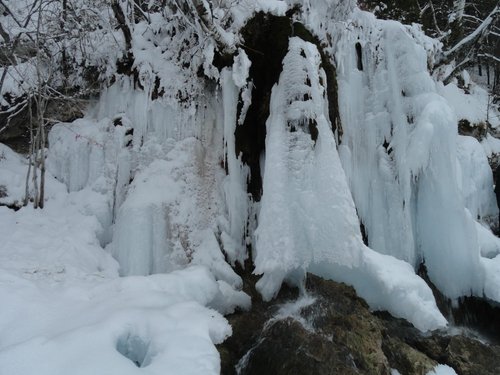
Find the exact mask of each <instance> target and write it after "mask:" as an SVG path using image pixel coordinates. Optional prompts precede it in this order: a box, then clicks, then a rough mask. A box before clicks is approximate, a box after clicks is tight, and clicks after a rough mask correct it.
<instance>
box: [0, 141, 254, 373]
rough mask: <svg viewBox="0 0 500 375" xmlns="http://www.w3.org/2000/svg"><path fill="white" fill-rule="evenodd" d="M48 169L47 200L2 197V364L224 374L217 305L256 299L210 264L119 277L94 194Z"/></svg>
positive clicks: (224, 308)
mask: <svg viewBox="0 0 500 375" xmlns="http://www.w3.org/2000/svg"><path fill="white" fill-rule="evenodd" d="M2 149H3V151H4V154H8V155H9V160H15V159H14V158H13V156H16V158H17V159H20V158H19V157H18V156H17V155H15V154H14V153H13V152H12V151H11V150H9V149H8V148H6V147H5V146H2ZM9 166H10V164H7V166H4V165H3V164H2V165H0V168H2V169H1V170H0V172H1V173H0V175H2V176H4V175H5V173H4V171H8V169H9ZM47 179H48V182H49V183H48V185H47V186H48V187H49V190H48V192H49V194H48V198H47V201H46V205H45V208H44V209H43V210H35V209H33V208H31V207H30V206H28V207H24V208H22V209H20V210H19V211H13V210H10V209H7V208H6V207H0V236H2V238H4V239H5V240H4V241H3V242H2V244H1V245H0V298H1V299H2V306H3V308H2V309H1V311H0V331H1V332H2V337H1V338H0V368H1V372H2V373H6V374H7V373H8V374H14V373H15V374H34V373H35V372H36V373H37V374H42V375H43V374H63V373H67V372H68V371H70V372H71V373H74V374H88V373H99V374H104V373H116V372H117V371H118V372H120V373H121V374H136V373H139V372H140V371H143V370H142V368H139V367H137V366H136V365H135V364H134V363H133V361H136V362H138V363H139V364H140V365H141V366H142V367H144V368H145V369H146V368H147V372H148V373H150V374H159V373H164V371H165V369H166V368H167V369H168V368H171V369H175V373H176V374H193V373H204V374H218V373H219V371H220V365H219V355H218V352H217V350H216V348H215V346H214V344H217V343H220V342H222V341H223V340H224V338H225V337H227V336H228V335H230V334H231V328H230V327H229V325H228V323H227V322H226V320H225V319H224V318H223V317H222V316H221V315H220V313H219V312H217V311H215V310H213V309H212V308H217V309H218V310H219V311H220V312H223V313H227V312H231V311H234V309H235V308H236V307H237V306H241V307H242V308H249V297H248V296H246V295H245V294H244V293H242V292H237V291H235V290H234V289H233V287H232V286H230V285H229V284H225V283H224V282H223V281H218V282H217V281H216V279H215V277H214V276H213V275H212V273H211V272H210V271H209V270H208V269H207V268H206V267H202V266H194V265H193V266H190V267H187V268H185V269H184V270H181V271H174V272H171V273H169V274H162V275H152V276H148V277H144V276H131V277H122V278H120V277H118V263H117V262H116V261H115V260H114V259H113V258H112V257H111V256H110V255H109V254H108V253H106V252H105V251H103V249H102V248H101V246H100V243H99V240H98V238H97V236H98V233H99V231H100V230H101V229H102V228H101V225H100V223H99V221H98V220H97V218H96V217H95V216H94V215H88V214H85V211H86V208H85V205H86V204H88V202H87V201H86V199H89V198H92V196H91V195H90V196H86V195H82V192H85V190H81V191H79V192H70V193H67V192H66V189H65V186H64V185H62V183H61V182H57V181H55V179H54V178H53V177H52V176H51V175H50V174H48V176H47ZM11 182H12V183H11V184H8V185H7V189H8V191H13V189H12V186H14V187H15V186H16V181H15V179H13V180H11ZM55 193H57V194H55ZM207 306H210V307H211V308H209V307H207ZM33 312H36V314H34V313H33ZM20 322H22V323H20Z"/></svg>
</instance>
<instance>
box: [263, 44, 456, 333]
mask: <svg viewBox="0 0 500 375" xmlns="http://www.w3.org/2000/svg"><path fill="white" fill-rule="evenodd" d="M320 61H321V59H320V56H319V53H318V50H317V48H316V46H314V45H313V44H310V43H307V42H304V41H302V40H301V39H299V38H291V39H290V45H289V52H288V54H287V55H286V57H285V59H284V62H283V73H282V74H281V76H280V80H279V83H278V85H277V86H275V87H274V89H273V92H272V95H271V113H270V117H269V119H268V121H267V124H266V126H267V137H266V159H265V171H264V187H263V188H264V189H263V191H264V194H263V196H262V201H261V210H260V214H259V224H258V228H257V230H256V232H255V236H256V256H255V266H256V268H255V272H256V273H257V274H263V276H262V278H261V279H260V280H259V282H258V283H257V289H258V290H259V291H260V293H261V294H262V295H263V297H264V299H270V298H272V297H273V296H274V295H275V293H276V292H277V291H278V290H279V288H280V286H281V283H282V282H283V281H284V280H286V281H288V282H292V283H295V284H298V283H300V281H301V280H302V277H303V276H304V274H305V272H312V273H315V274H317V275H320V276H322V277H325V278H328V279H333V280H336V281H342V282H347V283H349V284H351V285H353V286H354V287H355V288H356V291H357V292H358V294H359V295H360V296H362V297H363V298H365V299H366V300H367V301H368V303H369V304H370V306H371V307H372V308H374V309H384V310H388V311H390V312H391V313H392V314H393V315H395V316H398V317H402V318H405V319H408V320H409V321H410V322H412V323H413V324H414V325H415V326H416V327H417V328H419V329H421V330H423V331H425V330H429V329H435V328H438V327H443V326H444V325H446V319H444V317H443V316H442V315H441V313H440V312H439V310H438V308H437V307H436V303H435V301H434V297H433V295H432V292H431V290H430V289H429V287H428V286H427V285H426V284H425V282H424V281H423V280H422V279H420V278H419V277H418V276H416V275H415V273H414V272H413V270H412V267H411V266H410V265H409V264H408V263H406V262H404V261H401V260H398V259H395V258H394V257H392V256H388V255H381V254H378V253H376V252H375V251H373V250H371V249H369V248H367V247H366V246H365V245H364V244H363V242H362V238H361V232H360V227H359V220H358V217H357V215H356V209H355V207H354V202H353V200H352V196H351V193H350V191H349V186H348V183H347V179H346V176H345V173H344V170H343V169H342V166H341V163H340V158H339V155H338V153H337V147H336V144H335V140H334V135H333V132H332V129H331V125H330V122H329V119H328V115H327V114H328V103H327V100H326V96H325V86H324V85H325V84H326V77H325V73H324V72H323V70H322V69H321V68H320Z"/></svg>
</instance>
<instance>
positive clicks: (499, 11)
mask: <svg viewBox="0 0 500 375" xmlns="http://www.w3.org/2000/svg"><path fill="white" fill-rule="evenodd" d="M498 16H500V5H497V6H496V7H495V8H494V9H493V10H492V11H491V13H490V14H489V15H488V17H486V18H485V19H484V21H483V22H482V23H481V24H480V25H479V26H478V27H477V28H476V29H475V30H474V31H473V32H472V33H471V34H469V35H467V36H466V37H465V38H463V39H462V40H460V41H459V42H458V43H457V44H455V45H454V46H453V47H452V48H450V49H449V50H447V51H444V53H443V56H444V58H445V59H446V60H449V59H450V58H453V57H454V56H455V55H456V54H457V53H459V52H460V51H461V50H463V49H464V48H467V47H469V46H470V45H471V44H474V43H476V42H480V41H481V40H482V39H483V38H484V37H485V36H486V35H487V32H488V30H489V28H490V27H491V26H492V25H493V23H494V21H495V20H496V18H497V17H498Z"/></svg>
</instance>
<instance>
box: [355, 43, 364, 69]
mask: <svg viewBox="0 0 500 375" xmlns="http://www.w3.org/2000/svg"><path fill="white" fill-rule="evenodd" d="M356 57H357V60H358V70H359V71H363V50H362V48H361V44H360V43H359V42H358V43H356Z"/></svg>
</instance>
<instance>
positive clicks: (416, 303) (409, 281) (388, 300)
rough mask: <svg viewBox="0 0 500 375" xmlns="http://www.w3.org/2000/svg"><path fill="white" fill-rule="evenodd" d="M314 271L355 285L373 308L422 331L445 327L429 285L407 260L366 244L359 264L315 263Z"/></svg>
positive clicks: (360, 294)
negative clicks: (388, 313) (401, 319)
mask: <svg viewBox="0 0 500 375" xmlns="http://www.w3.org/2000/svg"><path fill="white" fill-rule="evenodd" d="M310 271H311V272H313V273H314V274H316V275H319V276H321V277H325V278H328V279H332V280H335V281H338V282H344V283H346V284H349V285H352V286H353V287H354V288H355V289H356V293H357V294H358V295H359V296H360V297H361V298H363V299H365V300H366V302H367V303H368V305H369V306H370V308H371V309H372V310H385V311H389V312H390V313H391V314H392V315H393V316H396V317H398V318H403V319H406V320H408V321H409V322H411V323H412V324H413V325H414V326H415V327H416V328H417V329H419V330H420V331H422V332H425V331H431V330H435V329H439V328H443V327H445V326H446V325H447V321H446V319H445V318H444V317H443V315H442V314H441V312H440V311H439V309H438V308H437V306H436V302H435V300H434V296H433V294H432V291H431V290H430V288H429V286H428V285H427V284H426V283H425V281H424V280H423V279H421V278H420V277H418V276H417V275H416V274H415V272H414V270H413V268H412V267H411V266H410V265H409V264H408V263H406V262H404V261H401V260H399V259H396V258H394V257H392V256H389V255H384V254H379V253H377V252H376V251H373V250H372V249H370V248H368V247H364V249H363V252H362V256H361V260H360V262H359V265H357V266H355V267H348V266H344V265H339V264H332V265H329V264H325V263H322V264H315V265H314V266H313V267H311V270H310Z"/></svg>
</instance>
